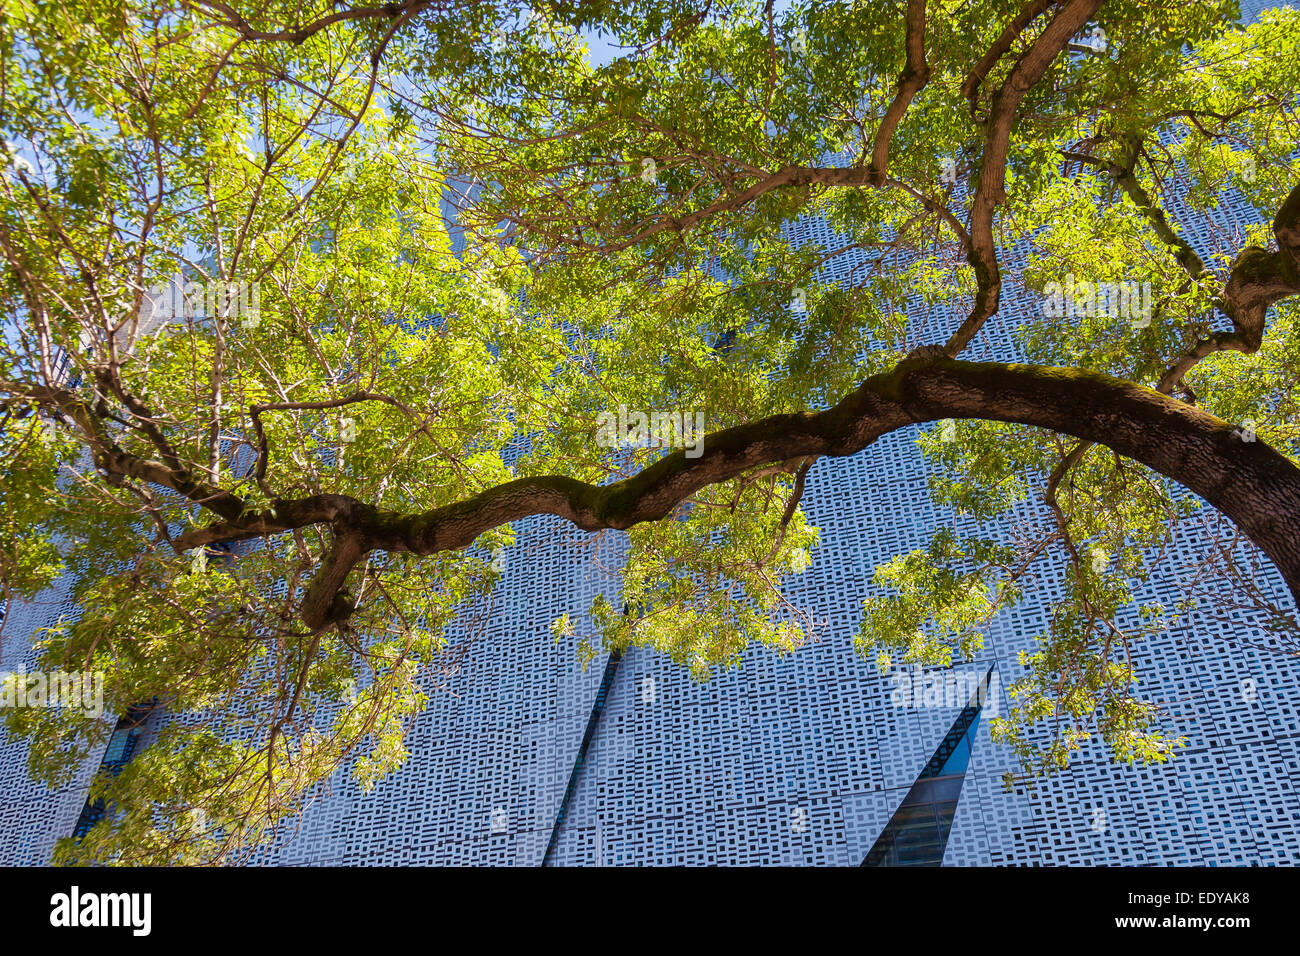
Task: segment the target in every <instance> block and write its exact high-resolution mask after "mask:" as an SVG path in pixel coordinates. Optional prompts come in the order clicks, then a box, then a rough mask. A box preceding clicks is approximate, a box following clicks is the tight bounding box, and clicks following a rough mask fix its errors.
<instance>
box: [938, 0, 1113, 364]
mask: <svg viewBox="0 0 1300 956" xmlns="http://www.w3.org/2000/svg"><path fill="white" fill-rule="evenodd" d="M1101 4H1102V0H1070V2H1068V3H1066V4H1065V5H1064V6H1063V7H1061V9H1060V10H1058V11H1057V13H1056V15H1055V16H1054V17H1052V20H1051V22H1050V23H1048V24H1047V26H1046V27H1045V28H1044V29H1043V32H1042V33H1041V34H1039V36H1038V38H1037V39H1035V40H1034V42H1033V43H1032V44H1030V47H1029V49H1028V50H1026V51H1025V52H1024V53H1023V54H1022V55H1021V56H1020V59H1018V60H1017V61H1016V63H1015V65H1014V66H1013V67H1012V68H1011V72H1010V73H1009V74H1008V75H1007V78H1006V79H1005V80H1003V82H1002V86H1001V87H999V89H998V91H997V93H996V94H995V95H994V97H993V104H992V107H991V109H990V111H989V118H988V123H987V125H986V127H985V131H984V154H983V157H982V160H981V164H980V176H979V181H978V183H977V184H976V186H975V193H974V197H973V200H972V203H971V213H970V227H969V232H970V237H971V243H970V248H969V250H968V251H967V254H966V260H967V261H968V262H969V263H970V265H971V267H972V268H973V269H974V270H975V282H976V292H975V302H974V305H973V306H972V308H971V311H970V314H969V315H968V316H967V317H966V319H965V321H963V322H962V324H961V325H960V326H958V328H957V331H955V332H954V333H953V334H952V336H951V337H950V338H949V339H948V342H947V343H946V344H945V345H944V346H943V348H942V354H945V355H948V356H954V355H958V354H960V353H961V351H962V350H963V349H965V348H966V346H967V345H969V344H970V342H971V340H972V339H973V338H975V334H976V333H977V332H979V330H980V329H981V328H982V327H983V325H984V323H985V322H986V321H987V320H988V319H989V318H990V317H991V316H992V315H994V314H995V313H996V312H997V310H998V303H999V301H1000V299H1001V295H1002V273H1001V271H1000V269H999V266H998V252H997V244H996V243H995V241H994V239H993V214H994V212H995V211H996V209H997V207H998V206H1000V205H1001V204H1002V203H1003V202H1005V201H1006V198H1007V193H1006V173H1007V150H1008V148H1009V145H1010V142H1011V128H1012V126H1013V125H1014V124H1015V120H1016V114H1017V111H1018V110H1019V108H1020V102H1021V100H1023V99H1024V97H1025V94H1026V93H1028V92H1029V91H1030V90H1031V89H1032V88H1033V87H1034V85H1035V84H1037V83H1038V81H1039V80H1040V79H1042V77H1043V74H1044V73H1046V72H1047V68H1048V67H1049V66H1050V65H1051V64H1052V61H1053V60H1055V59H1056V57H1057V55H1058V54H1060V52H1061V51H1062V50H1064V49H1065V48H1066V46H1068V45H1069V42H1070V38H1071V37H1073V36H1074V35H1075V34H1076V33H1078V32H1079V31H1080V30H1081V29H1083V26H1084V24H1086V23H1087V22H1088V20H1089V19H1091V18H1092V16H1093V14H1095V13H1096V12H1097V10H1098V9H1100V7H1101Z"/></svg>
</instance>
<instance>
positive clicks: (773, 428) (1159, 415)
mask: <svg viewBox="0 0 1300 956" xmlns="http://www.w3.org/2000/svg"><path fill="white" fill-rule="evenodd" d="M941 418H974V419H983V420H987V421H1002V422H1010V423H1016V424H1021V425H1032V426H1037V427H1041V428H1048V429H1051V430H1052V431H1055V432H1060V433H1062V434H1067V435H1072V436H1074V437H1076V438H1079V439H1082V440H1084V441H1090V442H1095V443H1097V444H1102V445H1106V446H1107V447H1109V448H1112V449H1114V450H1115V451H1116V452H1118V453H1120V454H1122V455H1125V456H1126V457H1129V458H1132V459H1134V460H1136V461H1139V462H1142V463H1143V464H1145V465H1147V466H1148V467H1150V468H1152V469H1154V470H1155V471H1158V472H1160V473H1161V474H1163V475H1165V476H1167V477H1169V478H1172V479H1173V480H1175V481H1178V482H1179V483H1181V484H1183V485H1184V486H1186V487H1187V488H1189V489H1191V490H1192V491H1194V492H1196V493H1197V494H1198V495H1200V496H1201V497H1202V498H1204V499H1205V500H1206V501H1208V502H1209V503H1210V504H1211V505H1213V506H1214V507H1215V508H1217V509H1218V510H1219V511H1221V512H1223V513H1224V514H1225V515H1227V516H1228V517H1229V518H1231V519H1232V520H1233V521H1235V522H1236V523H1237V525H1238V526H1240V527H1241V529H1242V531H1244V532H1245V533H1246V534H1247V535H1248V536H1249V537H1250V538H1251V540H1252V541H1254V542H1255V544H1256V545H1258V546H1259V548H1260V549H1261V550H1262V551H1263V552H1264V553H1265V554H1266V555H1268V557H1269V558H1270V559H1271V560H1272V561H1273V563H1274V564H1275V565H1276V566H1277V567H1278V569H1279V571H1280V572H1281V573H1282V576H1283V577H1284V578H1285V580H1286V582H1287V585H1288V586H1289V587H1290V588H1291V591H1292V594H1293V595H1294V596H1295V597H1296V600H1297V603H1300V535H1297V533H1296V529H1297V527H1300V468H1297V467H1296V466H1295V465H1294V464H1293V463H1292V462H1291V461H1290V460H1289V459H1288V458H1286V457H1285V456H1283V455H1281V454H1280V453H1278V452H1277V451H1275V450H1273V449H1272V448H1270V447H1269V446H1268V445H1266V444H1265V443H1263V442H1246V441H1243V440H1242V439H1241V437H1240V432H1239V430H1238V429H1237V428H1236V427H1234V426H1233V425H1231V424H1229V423H1227V422H1224V421H1222V420H1221V419H1218V418H1216V417H1215V416H1213V415H1211V414H1209V413H1208V412H1205V411H1202V410H1201V409H1199V408H1196V407H1194V406H1190V405H1187V404H1185V403H1183V402H1180V401H1178V400H1176V399H1173V398H1171V397H1169V396H1167V395H1164V394H1161V393H1160V392H1157V391H1155V390H1154V389H1150V388H1146V387H1144V386H1141V385H1135V384H1133V383H1131V382H1127V381H1124V380H1122V379H1117V378H1113V377H1111V376H1109V375H1103V374H1101V373H1097V372H1090V371H1084V370H1080V369H1067V368H1052V367H1046V366H1035V365H1018V364H1009V363H998V362H964V361H959V360H954V359H948V358H924V357H918V358H910V359H907V360H905V361H903V362H901V363H900V364H899V365H898V366H897V367H896V368H895V369H894V370H893V371H891V372H887V373H882V374H879V375H875V376H872V377H871V378H869V379H867V380H866V381H865V382H863V383H862V385H861V386H859V387H858V388H857V389H856V390H855V391H853V392H852V393H851V394H849V395H848V396H846V397H845V398H844V399H843V400H841V401H840V402H839V403H838V404H836V405H835V406H833V407H831V408H829V409H826V410H825V411H821V412H816V413H800V414H787V415H774V416H771V417H769V418H765V419H763V420H761V421H757V422H751V423H748V424H745V425H738V426H735V427H733V428H728V429H724V430H722V431H719V432H715V433H713V434H711V435H708V436H706V438H705V440H704V449H705V452H704V454H703V455H702V456H701V457H699V458H687V457H686V456H685V454H684V452H681V451H678V452H675V453H673V454H670V455H667V456H665V457H664V458H661V459H660V460H659V461H657V462H655V463H654V464H653V465H650V466H649V467H647V468H646V469H644V470H643V471H641V472H640V473H638V474H636V475H634V476H632V477H630V478H627V479H625V480H623V481H619V482H616V483H614V484H610V485H592V484H587V483H585V482H581V481H577V480H575V479H572V478H567V477H563V476H558V475H552V476H543V477H535V478H521V479H518V480H516V481H511V482H507V483H506V484H503V485H499V486H497V487H495V488H491V489H489V490H487V491H484V492H482V493H481V494H478V495H475V496H474V497H472V498H468V499H466V500H464V501H459V502H455V503H453V504H448V505H444V506H442V507H440V508H436V509H434V510H432V511H428V512H424V513H421V514H409V515H403V514H398V513H396V512H391V511H384V510H381V509H378V508H375V507H373V506H371V505H368V504H366V503H364V502H360V501H357V500H355V499H352V498H348V497H346V496H342V495H320V496H313V497H312V498H307V499H302V500H297V501H284V502H280V501H277V502H276V503H275V507H274V510H273V512H272V513H263V514H252V515H249V516H247V517H246V518H242V519H239V520H237V521H234V522H223V523H220V524H218V525H214V526H212V527H211V528H208V529H203V530H202V531H199V532H191V533H190V534H189V535H186V536H184V538H183V539H182V540H181V541H180V542H179V543H180V545H181V546H182V547H194V546H196V545H197V544H200V543H203V540H204V539H205V538H206V540H209V541H211V540H220V539H223V538H224V539H231V538H237V537H243V538H248V537H257V536H261V535H264V534H270V533H276V532H277V531H286V530H290V529H292V528H298V527H304V526H306V525H308V524H319V523H323V522H324V523H329V524H330V525H331V526H332V528H333V531H334V535H335V538H334V543H333V545H332V547H331V548H330V550H329V551H328V552H327V554H326V556H325V558H324V560H323V561H322V562H321V565H320V567H319V568H318V570H317V572H316V577H315V579H314V580H313V582H312V584H311V586H310V587H309V588H308V590H307V594H306V596H305V598H304V600H303V603H302V605H301V607H300V611H299V613H300V615H301V617H302V620H303V622H304V623H305V624H306V625H307V626H308V627H310V628H312V629H313V630H320V629H322V628H325V627H329V626H331V625H332V624H335V623H337V622H338V621H339V620H341V619H342V618H343V617H346V615H347V614H348V613H350V611H351V599H350V598H349V597H348V596H347V594H346V592H345V591H344V590H343V585H344V583H345V581H346V579H347V576H348V574H349V573H350V572H351V570H352V569H353V568H354V567H355V566H356V564H357V563H358V562H359V561H360V560H361V558H362V557H364V555H365V554H367V553H368V552H369V551H372V550H376V549H382V550H387V551H406V552H411V553H414V554H434V553H437V552H441V551H454V550H459V549H463V548H466V547H469V546H470V545H471V544H473V542H474V541H475V539H476V538H478V536H479V535H481V534H483V533H484V532H486V531H489V530H491V529H492V528H495V527H497V526H499V525H501V524H505V523H507V522H510V521H516V520H519V519H521V518H525V517H528V516H530V515H542V514H549V515H556V516H558V517H561V518H564V519H566V520H568V521H570V522H572V523H573V524H574V525H576V526H577V527H578V528H581V529H582V530H584V531H598V530H601V529H605V528H611V529H626V528H630V527H632V526H633V525H636V524H640V523H642V522H645V521H656V520H659V519H661V518H664V517H666V516H667V515H668V514H670V513H671V512H672V510H673V508H675V507H676V505H677V504H678V503H679V502H681V501H683V500H684V499H686V498H687V497H689V496H690V495H692V494H694V493H695V492H697V491H699V490H700V489H702V488H704V487H706V486H708V485H711V484H715V483H717V482H720V481H725V480H727V479H730V478H734V477H737V476H740V475H742V474H744V473H745V472H746V471H748V470H750V469H752V468H755V467H759V466H762V465H765V464H768V463H770V462H774V461H787V460H790V459H794V458H800V457H805V458H806V457H811V456H831V457H839V456H844V455H851V454H854V453H855V452H858V451H860V450H862V449H863V448H865V447H866V446H867V445H869V444H871V443H872V442H874V441H875V440H876V439H878V438H879V437H880V436H882V435H884V434H886V433H888V432H891V431H894V430H896V429H899V428H903V427H906V426H908V425H912V424H915V423H918V422H927V421H934V420H937V419H941Z"/></svg>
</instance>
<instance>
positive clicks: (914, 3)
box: [869, 0, 930, 186]
mask: <svg viewBox="0 0 1300 956" xmlns="http://www.w3.org/2000/svg"><path fill="white" fill-rule="evenodd" d="M905 21H906V29H907V36H906V40H905V44H906V47H907V63H906V65H905V66H904V67H903V72H902V73H900V74H899V76H898V90H897V91H896V92H895V93H894V99H893V100H892V101H891V102H890V104H889V108H888V109H886V110H885V115H884V116H883V117H882V118H881V120H880V128H879V129H878V130H876V138H875V141H874V142H873V144H872V148H871V166H870V173H869V175H870V180H869V181H870V182H871V183H872V184H873V185H877V186H879V185H881V184H883V183H884V181H885V173H886V171H887V170H888V168H889V141H890V139H891V138H892V137H893V135H894V130H896V129H897V128H898V124H899V123H900V122H902V120H903V114H904V113H906V112H907V108H908V107H909V106H911V105H912V100H913V99H914V98H915V97H916V94H917V93H919V92H921V90H922V89H923V88H924V87H925V84H926V83H928V82H929V81H930V66H929V64H927V63H926V62H925V0H907V14H906V16H905Z"/></svg>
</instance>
